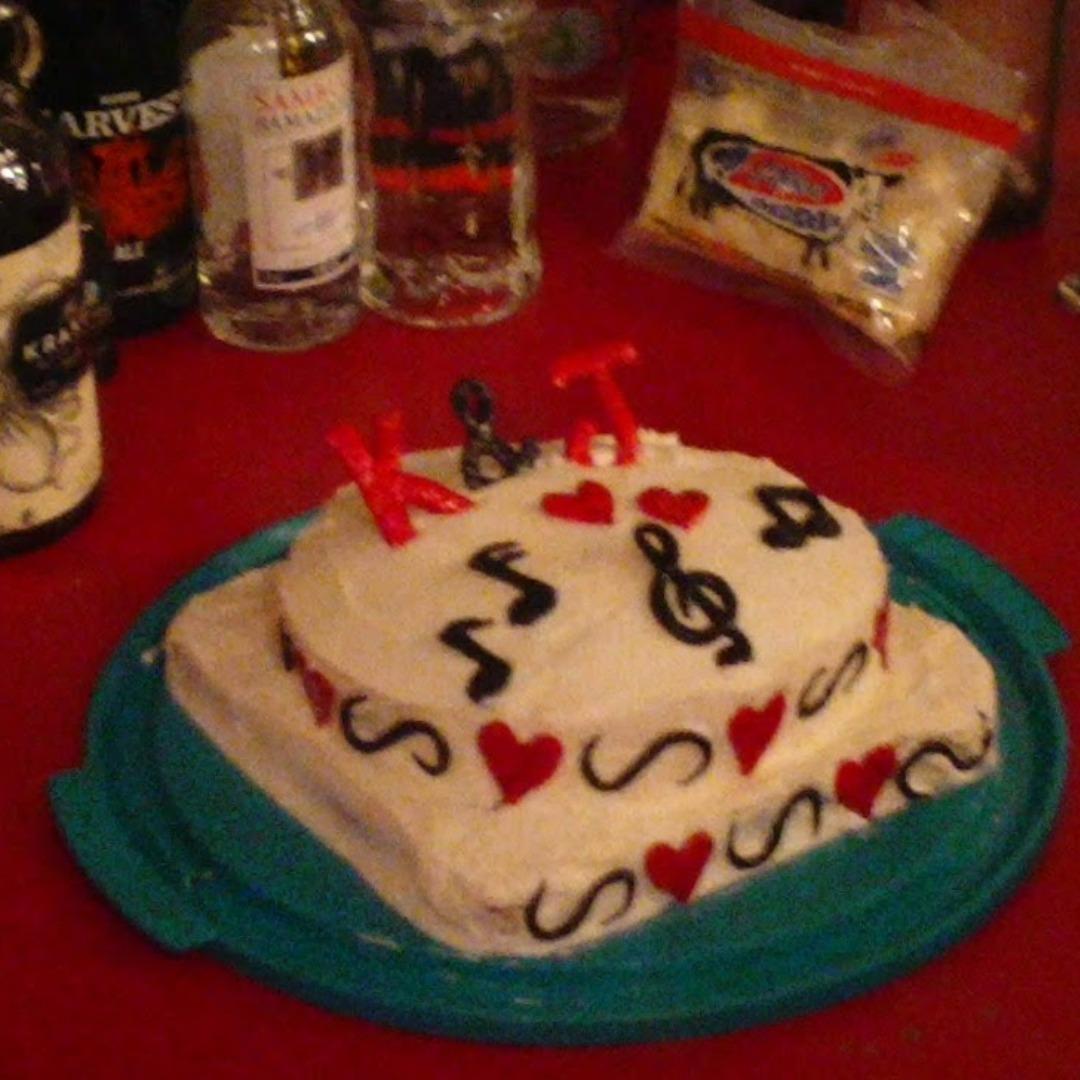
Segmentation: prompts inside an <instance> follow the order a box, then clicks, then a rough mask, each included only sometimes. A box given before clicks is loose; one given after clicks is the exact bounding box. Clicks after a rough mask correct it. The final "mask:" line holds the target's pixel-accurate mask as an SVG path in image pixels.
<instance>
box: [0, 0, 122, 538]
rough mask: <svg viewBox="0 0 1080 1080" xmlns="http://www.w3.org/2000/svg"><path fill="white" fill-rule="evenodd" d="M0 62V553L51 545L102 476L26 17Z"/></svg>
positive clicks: (7, 21) (61, 189)
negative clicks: (30, 90) (35, 95)
mask: <svg viewBox="0 0 1080 1080" xmlns="http://www.w3.org/2000/svg"><path fill="white" fill-rule="evenodd" d="M0 24H2V25H3V26H4V27H5V29H6V30H7V31H10V30H11V28H12V26H17V27H18V33H19V35H20V36H19V38H18V40H17V43H16V44H17V48H16V49H15V51H14V52H13V53H12V54H11V55H10V56H9V57H8V59H9V60H10V63H8V64H7V65H6V66H3V67H0V556H3V555H12V554H16V553H18V552H21V551H27V550H29V549H31V548H34V547H38V546H40V545H42V544H45V543H48V542H50V541H52V540H54V539H56V538H57V537H59V536H61V535H62V534H63V533H65V532H66V531H67V530H68V529H69V528H71V527H72V526H73V525H75V524H76V523H77V522H78V521H81V520H82V518H83V517H85V516H86V514H87V513H88V512H89V511H90V509H91V508H92V506H93V504H94V501H95V496H96V494H97V491H98V487H99V484H100V480H101V468H102V455H101V435H100V429H99V426H98V412H97V396H96V387H95V377H94V371H93V367H92V364H91V362H90V357H89V354H88V352H87V350H86V348H85V345H84V340H85V318H84V283H83V278H82V239H81V235H80V228H81V225H80V218H79V214H78V210H77V207H76V202H75V195H74V191H73V189H72V184H71V177H70V172H69V167H68V151H67V146H66V144H65V142H64V138H63V135H62V133H61V132H60V130H59V128H58V127H56V126H55V124H54V123H53V122H52V121H51V120H50V119H49V118H48V117H46V116H44V115H43V114H41V113H39V112H38V111H37V110H36V109H35V107H34V106H33V104H32V103H31V102H30V101H29V99H28V98H27V95H26V93H25V91H24V89H23V84H24V83H25V81H26V80H27V79H29V78H30V77H31V76H32V74H33V69H34V67H35V66H36V63H37V58H38V57H39V55H40V54H39V53H38V51H37V37H36V30H35V29H34V26H35V24H34V23H33V21H32V20H31V19H30V18H29V16H27V15H26V14H25V12H22V11H20V10H19V9H18V7H17V6H16V5H13V4H8V3H0Z"/></svg>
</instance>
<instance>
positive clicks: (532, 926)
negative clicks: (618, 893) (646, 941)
mask: <svg viewBox="0 0 1080 1080" xmlns="http://www.w3.org/2000/svg"><path fill="white" fill-rule="evenodd" d="M611 885H621V886H622V887H623V903H622V907H620V908H619V910H618V911H616V912H614V913H613V914H611V915H609V916H608V917H607V918H606V919H604V920H603V922H602V923H601V925H602V926H607V924H608V923H610V922H614V921H615V920H616V919H618V918H620V917H621V916H623V915H625V914H626V912H627V911H629V910H630V905H631V904H632V903H633V902H634V892H635V890H636V887H637V881H636V879H635V878H634V875H633V873H632V872H631V871H629V870H612V871H611V873H610V874H605V875H604V876H603V877H602V878H600V879H599V880H598V881H595V882H594V883H593V885H592V887H591V888H590V889H589V891H588V892H586V893H585V895H584V896H583V897H582V898H581V899H580V900H579V901H578V903H577V906H576V907H575V908H574V910H573V911H572V912H571V913H570V915H569V917H568V918H567V919H566V920H565V921H564V922H561V923H560V924H559V925H558V926H552V927H547V926H541V925H540V919H539V914H540V904H541V902H542V901H543V899H544V893H545V892H546V891H547V886H546V885H541V886H540V888H539V889H537V890H536V892H535V893H533V896H532V899H531V900H530V901H529V903H528V904H527V905H526V907H525V926H526V927H527V928H528V931H529V933H530V934H532V936H533V937H534V938H536V939H537V940H539V941H558V940H559V938H564V937H568V936H569V935H570V934H572V933H573V932H574V931H575V930H577V928H578V927H579V926H581V924H582V923H583V922H584V921H585V920H586V919H587V918H588V916H589V912H590V911H591V910H592V906H593V904H594V903H595V902H596V898H597V897H598V896H599V895H600V893H602V892H603V891H604V890H605V889H606V888H608V887H609V886H611Z"/></svg>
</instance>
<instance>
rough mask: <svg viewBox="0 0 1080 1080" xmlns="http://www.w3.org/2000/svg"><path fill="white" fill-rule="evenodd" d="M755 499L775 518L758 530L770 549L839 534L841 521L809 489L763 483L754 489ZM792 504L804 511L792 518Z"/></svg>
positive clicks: (799, 545)
mask: <svg viewBox="0 0 1080 1080" xmlns="http://www.w3.org/2000/svg"><path fill="white" fill-rule="evenodd" d="M754 494H755V495H756V496H757V498H758V501H759V502H760V503H761V505H762V506H764V507H765V509H766V510H768V512H769V513H770V514H771V515H772V516H773V518H774V519H775V521H774V523H773V524H772V525H768V526H766V527H765V528H764V529H762V530H761V539H762V540H764V541H765V543H766V544H768V545H769V547H771V548H780V549H784V550H792V549H794V548H801V547H802V546H803V545H804V544H805V543H806V542H807V541H808V540H809V539H810V538H811V537H813V536H821V537H825V538H826V539H829V538H831V537H834V536H839V535H840V522H838V521H837V520H836V518H834V517H833V516H832V514H830V513H829V511H828V510H826V509H825V504H824V503H822V501H821V499H819V498H818V497H817V495H815V494H814V493H813V492H812V491H811V490H810V489H809V488H805V487H784V486H782V485H781V486H777V485H770V484H763V485H762V486H761V487H758V488H755V489H754ZM792 504H794V505H795V506H797V507H800V508H801V509H803V510H804V511H805V513H804V514H803V516H802V517H793V516H792V515H791V514H790V513H789V512H788V510H787V507H788V506H790V505H792Z"/></svg>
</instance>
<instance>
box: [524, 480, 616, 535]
mask: <svg viewBox="0 0 1080 1080" xmlns="http://www.w3.org/2000/svg"><path fill="white" fill-rule="evenodd" d="M540 505H541V506H542V507H543V509H544V513H546V514H550V515H551V516H552V517H558V518H566V519H567V520H568V521H582V522H584V523H585V524H587V525H610V524H611V523H612V522H613V521H614V520H615V500H614V499H613V498H612V496H611V492H610V491H608V489H607V488H606V487H604V485H603V484H598V483H597V482H596V481H595V480H582V481H581V483H580V484H578V486H577V491H575V492H572V493H566V492H551V493H549V494H547V495H545V496H544V498H543V499H542V500H541V503H540Z"/></svg>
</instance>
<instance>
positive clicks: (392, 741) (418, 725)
mask: <svg viewBox="0 0 1080 1080" xmlns="http://www.w3.org/2000/svg"><path fill="white" fill-rule="evenodd" d="M366 701H367V695H366V694H356V695H354V696H353V697H350V698H346V700H345V701H343V702H342V703H341V708H340V710H339V711H338V718H339V719H340V721H341V733H342V734H343V735H344V736H345V741H346V742H347V743H348V744H349V745H350V746H351V747H352V748H353V749H354V750H359V751H360V753H362V754H377V753H379V752H380V751H382V750H388V749H389V748H390V747H391V746H396V745H397V744H398V743H399V742H404V741H405V740H406V739H414V738H423V739H427V740H428V741H429V742H430V743H431V746H432V749H433V750H434V755H435V756H434V758H433V759H432V760H427V759H425V758H422V757H421V756H420V755H419V754H418V753H416V752H415V751H414V752H413V755H412V759H413V761H415V762H416V764H417V765H419V766H420V768H421V769H423V770H424V772H426V773H427V774H428V776H439V775H440V774H441V773H444V772H446V770H447V769H449V768H450V744H449V743H448V742H447V741H446V739H445V738H444V737H443V736H442V734H441V733H440V732H439V731H438V729H437V728H435V727H434V726H433V725H432V724H429V723H428V722H427V721H426V720H398V721H397V722H396V723H393V724H391V725H390V726H389V727H388V728H387V729H386V730H385V731H383V732H381V733H380V734H378V735H373V736H372V737H371V738H369V739H365V738H364V737H363V736H362V735H360V734H358V733H357V731H356V724H357V723H358V722H359V720H360V719H361V718H359V717H357V716H356V715H355V711H356V710H357V709H358V708H359V707H360V706H361V705H363V704H364V703H365V702H366Z"/></svg>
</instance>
